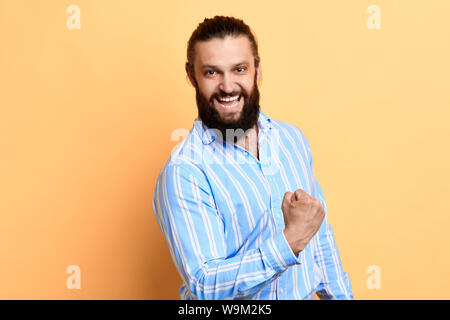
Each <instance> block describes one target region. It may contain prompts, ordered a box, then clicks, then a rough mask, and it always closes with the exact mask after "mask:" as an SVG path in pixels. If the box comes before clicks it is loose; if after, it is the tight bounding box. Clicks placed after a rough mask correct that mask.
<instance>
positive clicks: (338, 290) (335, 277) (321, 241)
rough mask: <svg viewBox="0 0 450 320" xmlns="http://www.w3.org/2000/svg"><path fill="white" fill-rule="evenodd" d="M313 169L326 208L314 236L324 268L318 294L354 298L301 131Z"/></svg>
mask: <svg viewBox="0 0 450 320" xmlns="http://www.w3.org/2000/svg"><path fill="white" fill-rule="evenodd" d="M300 134H301V136H302V140H303V143H304V145H305V146H306V151H307V153H308V159H309V164H310V169H311V175H312V178H313V185H314V190H313V196H314V198H316V199H318V200H319V201H320V202H321V204H322V206H323V208H324V210H325V218H324V219H323V222H322V225H321V226H320V229H319V231H318V232H317V234H316V236H315V237H314V240H313V241H316V243H315V257H314V259H315V261H316V263H317V264H318V265H319V266H320V269H321V270H322V274H323V279H322V282H321V283H320V284H319V286H318V288H317V295H318V296H319V298H320V299H353V292H352V287H351V283H350V278H349V276H348V274H347V273H346V272H344V270H343V268H342V263H341V258H340V256H339V252H338V249H337V245H336V241H335V239H334V233H333V229H332V227H331V225H330V224H329V223H328V222H327V213H328V212H327V207H326V203H325V197H324V194H323V191H322V188H321V187H320V184H319V182H318V181H317V178H316V176H315V174H314V167H313V159H312V154H311V148H310V146H309V143H308V141H307V140H306V137H305V136H304V135H303V133H302V132H301V131H300Z"/></svg>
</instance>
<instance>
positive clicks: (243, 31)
mask: <svg viewBox="0 0 450 320" xmlns="http://www.w3.org/2000/svg"><path fill="white" fill-rule="evenodd" d="M240 35H245V36H247V37H248V40H249V41H250V46H251V48H252V51H253V57H254V58H255V68H257V67H258V65H259V62H260V58H259V54H258V44H257V42H256V39H255V36H254V35H253V33H252V31H251V29H250V27H249V26H248V25H246V24H245V22H244V21H242V20H241V19H237V18H233V17H225V16H215V17H214V18H209V19H208V18H205V20H203V22H202V23H200V24H199V25H198V26H197V29H195V30H194V32H192V35H191V37H190V38H189V41H188V45H187V62H186V66H187V68H188V69H189V72H190V74H191V75H193V74H194V56H195V50H194V48H195V44H196V42H197V41H208V40H211V39H213V38H220V39H223V38H225V37H226V36H234V37H235V36H240Z"/></svg>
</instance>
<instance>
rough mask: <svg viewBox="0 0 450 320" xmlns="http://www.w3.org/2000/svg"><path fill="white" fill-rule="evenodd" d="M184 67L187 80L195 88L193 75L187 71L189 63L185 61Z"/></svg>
mask: <svg viewBox="0 0 450 320" xmlns="http://www.w3.org/2000/svg"><path fill="white" fill-rule="evenodd" d="M184 68H185V69H186V75H187V76H188V78H189V81H190V82H191V84H192V86H193V87H194V88H195V80H194V75H192V74H191V73H190V71H189V63H188V62H186V64H185V66H184Z"/></svg>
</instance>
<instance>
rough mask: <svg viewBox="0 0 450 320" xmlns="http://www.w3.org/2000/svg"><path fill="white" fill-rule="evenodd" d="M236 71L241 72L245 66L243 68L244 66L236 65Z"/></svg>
mask: <svg viewBox="0 0 450 320" xmlns="http://www.w3.org/2000/svg"><path fill="white" fill-rule="evenodd" d="M236 71H237V72H239V73H241V72H244V71H245V68H244V67H237V68H236Z"/></svg>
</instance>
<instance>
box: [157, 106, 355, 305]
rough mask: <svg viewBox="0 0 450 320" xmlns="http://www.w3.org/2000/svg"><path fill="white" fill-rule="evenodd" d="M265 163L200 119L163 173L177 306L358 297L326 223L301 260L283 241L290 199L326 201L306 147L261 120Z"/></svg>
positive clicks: (162, 200) (293, 130) (161, 209)
mask: <svg viewBox="0 0 450 320" xmlns="http://www.w3.org/2000/svg"><path fill="white" fill-rule="evenodd" d="M258 151H259V160H258V159H257V158H256V157H254V156H253V155H252V154H251V153H249V152H248V151H247V150H245V149H244V148H242V147H240V146H238V145H236V144H234V143H232V142H229V141H226V140H223V139H220V135H218V134H217V132H216V131H214V130H211V129H209V128H208V127H207V126H206V125H205V124H204V123H203V122H202V121H201V120H199V119H198V118H197V119H196V120H195V121H194V125H193V128H192V129H191V131H190V132H189V133H188V134H187V135H186V137H185V138H184V139H183V141H181V142H180V143H179V144H178V146H177V147H176V148H175V150H174V151H173V152H172V154H171V156H170V158H169V159H168V161H167V162H166V163H165V165H164V168H163V169H162V170H161V172H160V174H159V176H158V180H157V183H156V187H155V194H154V198H153V209H154V213H155V216H156V219H157V221H158V224H159V227H160V228H161V230H162V232H163V234H164V237H165V239H166V241H167V244H168V247H169V250H170V254H171V256H172V259H173V261H174V263H175V265H176V267H177V269H178V272H179V274H180V275H181V278H182V280H183V283H182V285H181V288H180V298H181V299H188V300H190V299H266V300H267V299H312V298H313V296H314V294H315V293H317V294H318V296H319V297H320V298H322V299H353V293H352V289H351V285H350V279H349V277H348V274H347V273H346V272H344V271H343V269H342V264H341V260H340V256H339V253H338V249H337V246H336V242H335V239H334V234H333V229H332V228H331V226H330V224H329V223H328V222H327V218H326V217H327V216H326V215H325V219H324V220H323V222H322V225H321V226H320V229H319V231H318V232H317V233H316V234H315V236H314V237H313V238H312V239H311V240H310V242H309V243H308V245H307V246H306V247H305V248H304V250H302V251H301V252H300V253H299V254H297V255H295V254H294V253H293V251H292V250H291V248H290V246H289V244H288V243H287V240H286V238H285V237H284V234H283V232H282V231H283V229H284V227H285V225H284V219H283V212H282V210H281V203H282V200H283V196H284V193H285V192H287V191H291V192H293V191H295V190H297V189H299V188H301V189H303V190H304V191H305V192H307V193H308V194H309V195H311V196H312V197H314V198H317V199H319V200H320V201H321V203H322V206H323V207H324V209H325V213H326V214H327V207H326V203H325V198H324V195H323V192H322V189H321V187H320V185H319V183H318V181H317V179H316V178H315V175H314V171H313V161H312V157H311V150H310V146H309V143H308V141H307V140H306V138H305V136H304V134H303V132H302V131H301V130H300V129H299V128H297V127H296V126H294V125H291V124H288V123H285V122H281V121H275V120H271V119H269V118H268V117H267V116H266V115H265V114H264V113H263V112H262V111H260V113H259V117H258Z"/></svg>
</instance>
